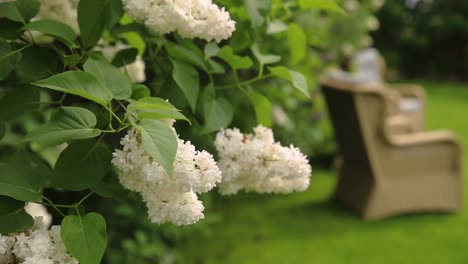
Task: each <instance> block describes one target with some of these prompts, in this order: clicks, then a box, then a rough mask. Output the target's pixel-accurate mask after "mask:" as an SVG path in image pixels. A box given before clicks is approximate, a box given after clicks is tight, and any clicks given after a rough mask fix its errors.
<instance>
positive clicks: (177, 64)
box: [172, 61, 200, 112]
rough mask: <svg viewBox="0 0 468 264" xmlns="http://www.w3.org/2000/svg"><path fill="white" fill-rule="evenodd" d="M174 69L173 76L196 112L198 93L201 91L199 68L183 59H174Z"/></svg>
mask: <svg viewBox="0 0 468 264" xmlns="http://www.w3.org/2000/svg"><path fill="white" fill-rule="evenodd" d="M172 64H173V66H174V70H173V71H172V78H174V81H175V82H176V83H177V85H178V86H179V88H180V89H181V90H182V92H183V93H184V95H185V98H186V99H187V101H188V102H189V104H190V107H191V108H192V111H193V112H195V108H196V106H197V99H198V93H199V91H200V77H199V75H198V72H197V70H196V69H195V68H194V67H193V66H192V65H190V64H188V63H186V62H183V61H173V62H172Z"/></svg>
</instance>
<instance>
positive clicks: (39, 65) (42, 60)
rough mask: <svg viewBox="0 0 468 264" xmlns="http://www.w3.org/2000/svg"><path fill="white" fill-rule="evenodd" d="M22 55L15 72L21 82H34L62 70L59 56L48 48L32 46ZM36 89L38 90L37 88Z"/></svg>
mask: <svg viewBox="0 0 468 264" xmlns="http://www.w3.org/2000/svg"><path fill="white" fill-rule="evenodd" d="M21 54H22V56H21V60H20V62H19V63H18V65H17V66H16V70H15V72H16V77H17V78H18V80H19V81H20V82H24V83H30V82H34V81H37V80H40V79H43V78H47V77H49V76H51V75H54V74H55V73H57V72H58V71H60V70H61V65H59V58H58V56H56V54H54V53H53V52H51V51H50V50H49V49H47V48H41V47H39V46H31V47H28V48H26V49H24V50H23V51H22V52H21ZM34 89H35V90H37V88H36V87H34Z"/></svg>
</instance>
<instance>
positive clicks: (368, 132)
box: [322, 79, 462, 219]
mask: <svg viewBox="0 0 468 264" xmlns="http://www.w3.org/2000/svg"><path fill="white" fill-rule="evenodd" d="M400 88H403V87H400ZM322 89H323V93H324V94H325V98H326V101H327V105H328V109H329V114H330V117H331V119H332V123H333V127H334V129H335V136H336V140H337V144H338V148H339V151H340V154H341V155H342V159H343V162H342V166H341V168H340V171H339V175H340V177H339V181H338V185H337V189H336V197H337V198H338V199H339V200H340V201H342V202H343V203H345V204H346V205H347V206H349V207H351V208H353V209H355V210H356V211H357V212H358V213H359V214H360V215H362V216H363V217H364V218H367V219H378V218H384V217H388V216H392V215H396V214H401V213H410V212H419V211H431V212H432V211H441V212H455V211H457V210H459V209H460V208H461V202H462V183H461V181H462V173H461V168H462V164H461V147H460V144H459V143H458V141H457V139H456V138H455V136H454V135H453V134H452V133H451V132H449V131H434V132H424V131H422V128H423V127H424V122H423V118H422V119H421V115H418V116H417V117H414V116H411V115H410V116H406V115H404V114H401V113H399V111H398V110H396V109H395V106H394V101H395V96H396V94H395V92H394V90H390V89H388V88H387V87H385V85H384V84H379V83H372V84H370V83H369V84H357V83H355V84H349V83H343V82H338V81H336V80H335V81H333V80H330V79H323V80H322ZM402 91H403V92H402V94H405V95H408V93H409V94H411V95H412V96H422V95H423V94H421V93H422V91H421V89H417V87H416V88H415V87H410V89H409V90H405V89H402Z"/></svg>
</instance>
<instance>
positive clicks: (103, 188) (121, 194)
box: [91, 171, 129, 199]
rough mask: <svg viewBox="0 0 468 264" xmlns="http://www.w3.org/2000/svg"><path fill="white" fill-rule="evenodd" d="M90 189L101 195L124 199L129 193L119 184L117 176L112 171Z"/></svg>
mask: <svg viewBox="0 0 468 264" xmlns="http://www.w3.org/2000/svg"><path fill="white" fill-rule="evenodd" d="M91 190H92V191H93V192H95V193H96V194H98V195H100V196H102V197H106V198H114V199H125V198H126V197H127V196H128V194H129V191H128V190H126V189H124V187H123V186H122V184H120V182H119V178H118V176H117V175H116V174H115V173H114V172H112V171H111V172H110V173H108V174H107V175H106V177H104V179H103V180H102V181H101V182H99V183H98V184H97V185H95V186H93V187H91Z"/></svg>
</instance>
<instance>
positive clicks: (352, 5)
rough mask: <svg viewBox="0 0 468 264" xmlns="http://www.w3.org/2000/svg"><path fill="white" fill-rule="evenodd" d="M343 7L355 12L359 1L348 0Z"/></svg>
mask: <svg viewBox="0 0 468 264" xmlns="http://www.w3.org/2000/svg"><path fill="white" fill-rule="evenodd" d="M343 7H344V9H345V10H346V11H348V12H354V11H357V10H358V8H359V2H358V1H357V0H346V1H345V2H344V4H343Z"/></svg>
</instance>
